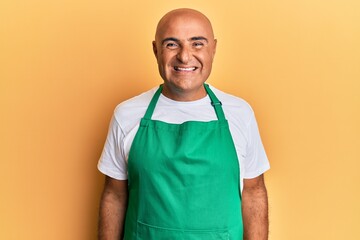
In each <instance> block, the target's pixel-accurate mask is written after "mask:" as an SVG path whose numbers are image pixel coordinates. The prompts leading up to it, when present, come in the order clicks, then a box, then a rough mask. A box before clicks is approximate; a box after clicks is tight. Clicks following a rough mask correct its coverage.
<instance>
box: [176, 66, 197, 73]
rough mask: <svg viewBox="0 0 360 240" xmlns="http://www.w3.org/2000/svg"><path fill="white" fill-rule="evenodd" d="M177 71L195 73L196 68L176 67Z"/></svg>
mask: <svg viewBox="0 0 360 240" xmlns="http://www.w3.org/2000/svg"><path fill="white" fill-rule="evenodd" d="M174 69H175V71H184V72H191V71H195V70H196V67H187V68H185V67H174Z"/></svg>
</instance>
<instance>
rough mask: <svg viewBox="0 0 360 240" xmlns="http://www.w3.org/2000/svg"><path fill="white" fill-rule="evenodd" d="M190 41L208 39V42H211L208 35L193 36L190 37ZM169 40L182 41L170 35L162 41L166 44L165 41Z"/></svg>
mask: <svg viewBox="0 0 360 240" xmlns="http://www.w3.org/2000/svg"><path fill="white" fill-rule="evenodd" d="M189 40H190V41H199V40H200V41H206V42H209V41H208V39H207V38H206V37H202V36H198V37H192V38H190V39H189ZM168 41H174V42H180V40H179V39H177V38H174V37H168V38H165V39H163V40H162V41H161V44H164V43H165V42H168Z"/></svg>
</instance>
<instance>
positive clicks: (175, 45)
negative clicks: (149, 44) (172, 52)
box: [165, 42, 179, 49]
mask: <svg viewBox="0 0 360 240" xmlns="http://www.w3.org/2000/svg"><path fill="white" fill-rule="evenodd" d="M178 46H179V45H178V44H177V43H175V42H167V43H165V47H166V48H169V49H176V48H177V47H178Z"/></svg>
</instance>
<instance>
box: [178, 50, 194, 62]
mask: <svg viewBox="0 0 360 240" xmlns="http://www.w3.org/2000/svg"><path fill="white" fill-rule="evenodd" d="M176 57H177V59H178V60H179V61H180V62H181V63H188V62H189V60H190V58H191V52H190V50H189V49H188V48H187V47H186V46H183V47H182V48H180V49H179V52H178V54H177V55H176Z"/></svg>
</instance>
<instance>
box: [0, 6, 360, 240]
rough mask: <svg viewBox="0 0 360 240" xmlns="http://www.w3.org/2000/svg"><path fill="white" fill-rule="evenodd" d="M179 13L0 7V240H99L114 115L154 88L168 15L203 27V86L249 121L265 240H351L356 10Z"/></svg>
mask: <svg viewBox="0 0 360 240" xmlns="http://www.w3.org/2000/svg"><path fill="white" fill-rule="evenodd" d="M180 2H181V3H180ZM180 2H179V1H171V0H168V1H163V0H153V1H85V0H79V1H70V0H63V1H45V0H28V1H25V0H23V1H22V0H3V1H1V2H0V116H1V118H0V122H1V124H0V171H1V176H0V178H1V180H0V239H7V240H8V239H9V240H12V239H37V240H38V239H51V240H56V239H59V240H64V239H66V240H67V239H71V240H72V239H74V240H79V239H96V226H97V212H98V203H99V196H100V193H101V189H102V185H103V176H102V175H101V174H100V173H98V172H97V169H96V164H97V160H98V158H99V156H100V153H101V150H102V147H103V144H104V141H105V138H106V133H107V127H108V123H109V120H110V117H111V115H112V111H113V109H114V107H115V106H116V105H117V104H118V103H119V102H121V101H123V100H125V99H127V98H129V97H131V96H134V95H136V94H138V93H140V92H142V91H145V90H147V89H149V88H150V87H153V86H155V85H157V84H159V83H161V79H160V77H159V76H158V73H157V66H156V62H155V58H154V56H153V53H152V48H151V41H152V40H153V37H154V30H155V26H156V23H157V21H158V20H159V18H160V17H161V16H162V15H163V14H164V13H165V12H167V11H168V10H171V9H173V8H178V7H192V8H196V9H199V10H201V11H202V12H204V13H205V14H207V15H208V17H209V18H210V19H211V20H212V22H213V26H214V30H215V33H216V37H217V39H218V49H217V55H216V58H215V63H214V70H213V74H212V75H211V78H210V79H209V83H211V84H213V85H215V86H216V87H219V88H221V89H223V90H225V91H227V92H230V93H232V94H235V95H238V96H241V97H243V98H244V99H246V100H247V101H248V102H249V103H250V104H251V105H252V106H253V108H254V110H255V112H256V115H257V119H258V122H259V127H260V131H261V135H262V138H263V141H264V145H265V147H266V150H267V154H268V157H269V159H270V161H271V167H272V169H271V171H269V172H268V173H267V174H266V180H267V186H268V191H269V200H270V239H271V240H300V239H301V240H303V239H324V240H335V239H336V240H338V239H347V240H357V239H360V173H359V171H360V154H359V149H360V140H359V137H360V127H359V123H360V1H358V0H333V1H328V0H291V1H285V0H271V1H265V0H264V1H257V0H255V1H235V0H234V1H227V0H224V1H180Z"/></svg>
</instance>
